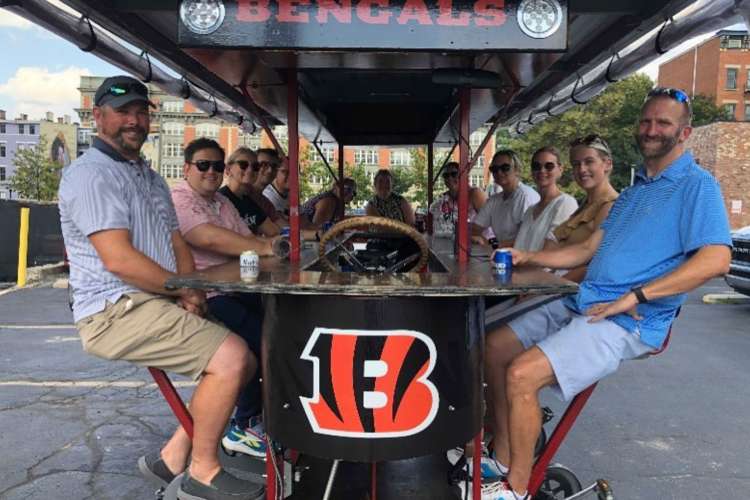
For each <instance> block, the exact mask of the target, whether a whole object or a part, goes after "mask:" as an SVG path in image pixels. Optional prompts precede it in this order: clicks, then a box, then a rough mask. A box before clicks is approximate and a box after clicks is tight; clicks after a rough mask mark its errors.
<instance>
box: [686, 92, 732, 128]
mask: <svg viewBox="0 0 750 500" xmlns="http://www.w3.org/2000/svg"><path fill="white" fill-rule="evenodd" d="M725 117H726V112H725V111H724V110H723V109H721V108H720V107H719V106H717V105H716V100H715V99H714V98H713V97H711V96H705V95H702V94H699V95H696V96H695V97H694V98H693V127H700V126H703V125H708V124H709V123H714V122H718V121H721V120H723V119H724V118H725Z"/></svg>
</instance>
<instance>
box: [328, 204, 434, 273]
mask: <svg viewBox="0 0 750 500" xmlns="http://www.w3.org/2000/svg"><path fill="white" fill-rule="evenodd" d="M361 227H366V228H371V227H375V228H380V229H385V230H387V231H388V232H396V233H399V234H401V235H403V236H406V237H408V238H410V239H411V240H412V241H413V242H414V243H416V245H417V246H418V247H419V252H414V254H412V255H410V256H409V257H407V258H406V259H402V260H401V261H400V262H399V263H398V264H397V265H399V266H400V267H402V268H403V270H402V272H406V271H408V270H410V269H415V268H416V269H422V268H423V267H424V266H425V265H426V264H427V260H428V259H429V247H428V246H427V241H425V239H424V236H422V234H421V233H419V232H418V231H417V230H416V229H414V228H413V227H411V226H410V225H408V224H405V223H403V222H400V221H397V220H393V219H388V218H386V217H374V216H371V215H367V216H364V217H353V218H351V219H345V220H342V221H341V222H338V223H337V224H336V225H334V226H333V227H332V228H331V229H329V230H328V231H327V232H326V233H325V234H324V235H323V236H322V237H321V238H320V244H319V245H318V256H319V257H320V262H321V263H322V264H323V265H324V266H325V267H327V268H328V269H330V270H331V271H338V269H337V267H336V265H335V264H334V263H333V262H331V261H330V259H329V258H328V256H327V255H326V244H327V243H328V242H329V241H330V240H331V239H333V238H335V237H336V236H338V235H339V234H341V233H343V232H345V231H349V230H351V229H356V228H361ZM340 246H341V248H342V249H343V250H342V251H344V252H346V253H348V254H349V256H350V257H352V258H354V256H353V255H352V254H351V253H350V252H349V250H347V249H346V248H345V247H344V246H343V245H340ZM354 260H355V261H356V258H354ZM355 265H356V266H357V267H359V269H358V270H359V271H361V272H366V271H367V270H366V269H365V268H364V266H363V265H362V264H361V263H358V261H356V262H355ZM399 270H400V269H393V270H389V271H391V272H396V271H399Z"/></svg>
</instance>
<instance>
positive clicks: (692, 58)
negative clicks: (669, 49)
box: [657, 30, 750, 121]
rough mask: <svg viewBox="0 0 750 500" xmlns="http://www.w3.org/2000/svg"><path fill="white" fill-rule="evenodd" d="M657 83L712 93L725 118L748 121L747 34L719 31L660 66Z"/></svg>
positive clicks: (749, 55)
mask: <svg viewBox="0 0 750 500" xmlns="http://www.w3.org/2000/svg"><path fill="white" fill-rule="evenodd" d="M657 80H658V84H659V86H662V87H678V88H681V89H684V90H685V91H687V92H688V93H689V94H690V95H691V96H695V95H698V94H703V95H706V96H713V97H714V98H715V99H716V105H717V106H720V107H723V108H724V109H725V110H726V112H727V120H736V121H750V36H749V35H748V32H747V31H726V30H725V31H719V32H718V33H717V34H716V36H714V37H713V38H711V39H709V40H706V41H705V42H703V43H702V44H700V45H698V46H696V47H694V48H693V49H691V50H689V51H687V52H684V53H682V54H680V55H678V56H677V57H675V58H673V59H671V60H669V61H667V62H665V63H663V64H661V65H660V66H659V76H658V79H657Z"/></svg>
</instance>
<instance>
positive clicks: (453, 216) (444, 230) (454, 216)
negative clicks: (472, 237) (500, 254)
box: [430, 161, 491, 238]
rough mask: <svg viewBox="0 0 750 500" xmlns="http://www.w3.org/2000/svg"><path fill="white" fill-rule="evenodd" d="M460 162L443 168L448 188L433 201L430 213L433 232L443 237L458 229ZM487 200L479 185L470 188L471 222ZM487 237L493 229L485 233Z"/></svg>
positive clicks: (451, 163)
mask: <svg viewBox="0 0 750 500" xmlns="http://www.w3.org/2000/svg"><path fill="white" fill-rule="evenodd" d="M458 172H459V170H458V163H457V162H455V161H452V162H449V163H447V164H446V165H445V168H444V169H443V182H444V183H445V187H447V188H448V190H447V191H446V192H444V193H443V194H442V195H441V196H440V197H439V198H438V199H436V200H435V201H434V202H432V205H431V206H430V213H431V214H432V225H433V226H432V227H433V234H434V235H435V236H441V237H451V236H453V234H454V233H455V231H456V226H455V224H456V221H457V220H458ZM486 201H487V195H486V194H484V191H482V190H481V189H479V188H477V187H472V188H469V222H472V221H473V220H474V218H475V217H476V216H477V213H478V212H479V211H480V210H481V209H482V207H483V206H484V204H485V202H486ZM483 236H485V237H486V238H490V237H491V230H490V229H487V230H485V232H484V233H483Z"/></svg>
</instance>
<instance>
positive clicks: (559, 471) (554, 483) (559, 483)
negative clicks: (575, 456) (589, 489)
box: [534, 464, 583, 500]
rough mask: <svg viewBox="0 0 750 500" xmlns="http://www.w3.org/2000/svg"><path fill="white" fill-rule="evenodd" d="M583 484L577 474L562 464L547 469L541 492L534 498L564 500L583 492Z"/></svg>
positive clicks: (539, 499)
mask: <svg viewBox="0 0 750 500" xmlns="http://www.w3.org/2000/svg"><path fill="white" fill-rule="evenodd" d="M581 489H583V488H582V486H581V482H580V481H579V480H578V478H577V477H576V475H575V474H573V472H572V471H571V470H570V469H568V468H567V467H564V466H562V465H560V464H553V465H550V466H549V467H547V472H546V473H545V475H544V481H543V482H542V486H541V487H540V488H539V492H538V493H537V494H536V495H535V496H534V498H535V499H537V500H563V499H565V498H567V497H569V496H571V495H573V494H575V493H578V492H579V491H581Z"/></svg>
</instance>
